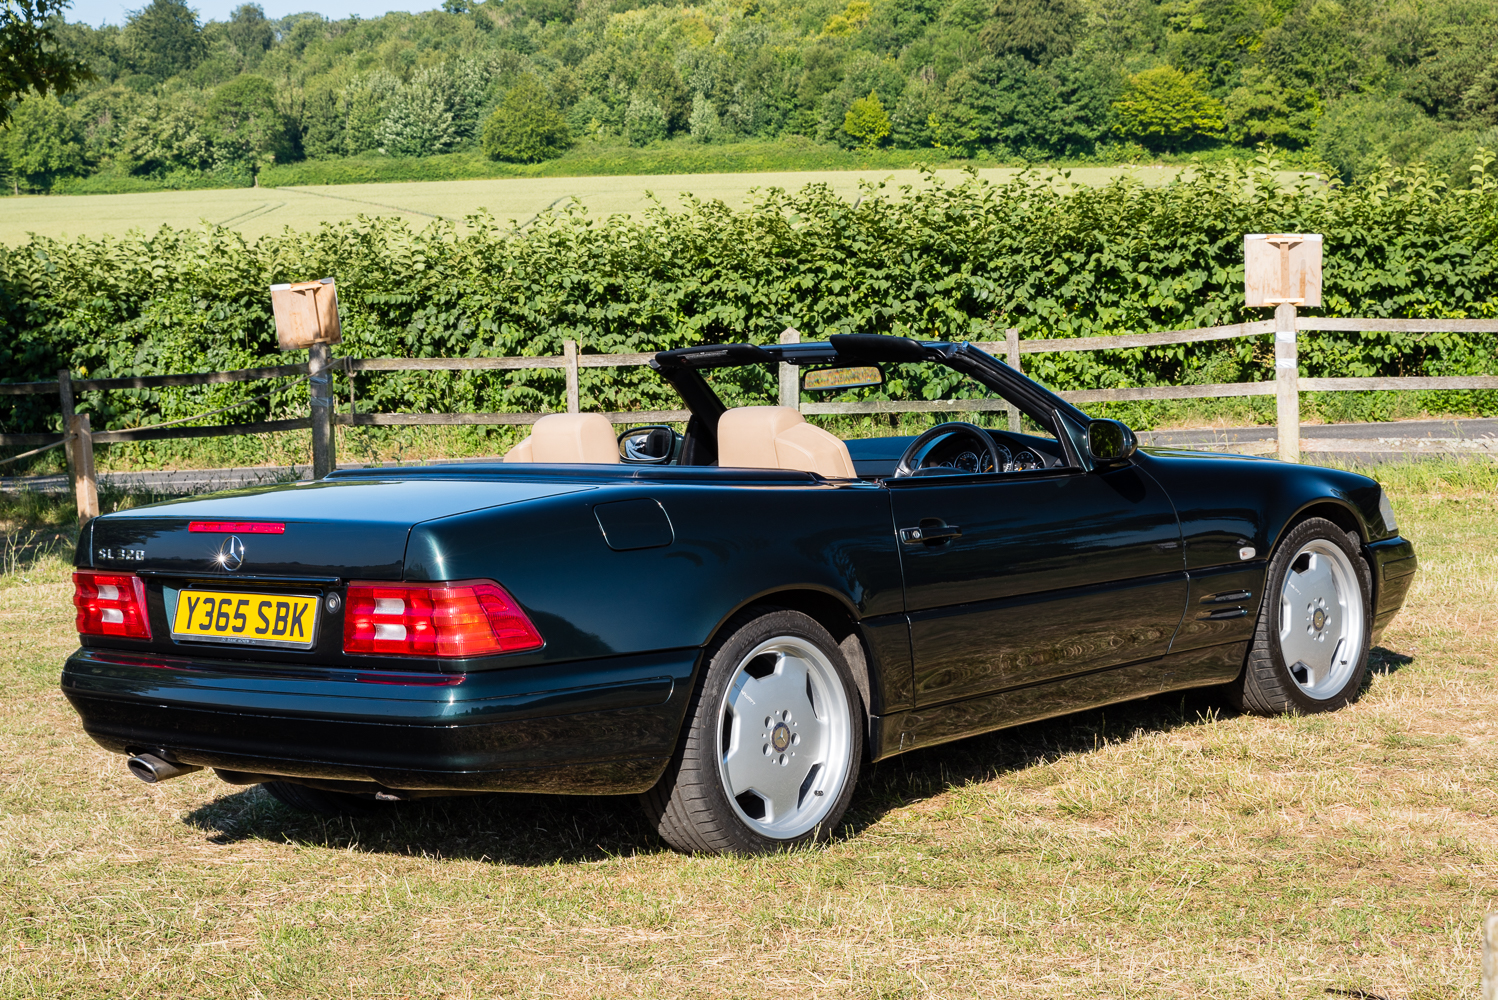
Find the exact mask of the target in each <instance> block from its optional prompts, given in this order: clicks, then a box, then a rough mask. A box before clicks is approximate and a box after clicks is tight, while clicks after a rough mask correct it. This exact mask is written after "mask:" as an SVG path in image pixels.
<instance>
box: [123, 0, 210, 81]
mask: <svg viewBox="0 0 1498 1000" xmlns="http://www.w3.org/2000/svg"><path fill="white" fill-rule="evenodd" d="M125 22H126V23H125V32H124V37H123V39H122V40H123V42H124V46H125V51H126V53H128V55H129V58H130V63H131V65H132V66H133V67H134V69H135V71H136V72H137V73H144V74H146V75H147V76H151V77H154V78H155V79H156V80H157V81H161V80H167V79H170V78H171V77H174V76H176V75H177V74H178V73H182V72H185V71H186V70H190V69H192V68H193V67H194V66H196V65H197V64H198V63H199V62H201V61H202V59H203V56H204V55H205V54H206V52H207V46H206V43H204V41H203V28H202V26H201V25H200V24H198V12H197V11H195V10H193V9H192V8H191V7H189V6H187V3H186V0H151V3H150V5H149V6H146V7H143V8H141V9H140V10H135V11H131V12H130V13H129V14H127V15H126V17H125Z"/></svg>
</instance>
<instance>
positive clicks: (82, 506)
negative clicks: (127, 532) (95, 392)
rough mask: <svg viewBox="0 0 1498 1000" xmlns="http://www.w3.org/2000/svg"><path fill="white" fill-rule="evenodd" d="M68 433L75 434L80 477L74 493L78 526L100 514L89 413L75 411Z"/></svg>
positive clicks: (75, 449) (74, 447) (74, 443)
mask: <svg viewBox="0 0 1498 1000" xmlns="http://www.w3.org/2000/svg"><path fill="white" fill-rule="evenodd" d="M68 433H69V434H72V435H74V441H73V455H74V458H75V460H76V461H77V472H78V477H77V479H76V480H75V482H74V486H73V494H74V496H75V497H76V498H77V500H78V527H79V529H80V530H81V529H82V528H83V526H84V525H85V524H87V523H88V522H89V521H91V520H93V519H94V518H96V517H98V516H99V487H98V484H97V483H95V481H94V435H93V429H92V428H91V427H89V424H88V414H87V413H75V414H74V415H73V417H72V419H71V420H69V421H68Z"/></svg>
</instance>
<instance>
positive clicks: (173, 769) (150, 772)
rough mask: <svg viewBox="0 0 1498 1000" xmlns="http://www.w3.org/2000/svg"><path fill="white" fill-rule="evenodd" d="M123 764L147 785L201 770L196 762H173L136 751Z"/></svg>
mask: <svg viewBox="0 0 1498 1000" xmlns="http://www.w3.org/2000/svg"><path fill="white" fill-rule="evenodd" d="M125 766H126V767H128V768H129V769H130V773H131V774H133V775H135V776H136V777H137V778H139V779H140V780H141V781H144V782H145V783H146V784H148V785H154V784H156V782H158V781H167V780H169V779H171V778H180V777H182V776H183V775H184V774H191V773H192V772H194V771H201V770H203V769H202V768H201V767H199V766H198V765H196V764H173V763H171V762H170V761H165V760H162V759H161V758H160V757H158V756H156V755H155V754H152V753H138V754H136V755H135V756H134V757H131V758H130V759H129V760H127V761H125Z"/></svg>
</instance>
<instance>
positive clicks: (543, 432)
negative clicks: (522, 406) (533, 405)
mask: <svg viewBox="0 0 1498 1000" xmlns="http://www.w3.org/2000/svg"><path fill="white" fill-rule="evenodd" d="M505 461H506V462H547V463H559V464H564V465H575V464H584V465H617V464H618V462H619V439H618V438H616V437H615V436H614V425H613V424H611V423H609V418H608V417H605V416H604V415H603V414H601V413H548V414H547V415H546V416H544V417H542V418H541V419H540V420H537V421H536V425H535V427H533V428H532V429H531V435H530V437H528V438H526V439H525V440H524V441H522V442H520V443H519V444H517V445H516V446H515V447H514V448H512V449H510V451H509V453H508V454H506V455H505Z"/></svg>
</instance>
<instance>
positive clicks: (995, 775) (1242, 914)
mask: <svg viewBox="0 0 1498 1000" xmlns="http://www.w3.org/2000/svg"><path fill="white" fill-rule="evenodd" d="M1495 468H1498V467H1495V466H1494V465H1492V464H1491V463H1473V464H1444V465H1442V464H1434V463H1424V464H1420V465H1413V466H1409V465H1407V466H1386V467H1381V468H1379V469H1378V470H1376V474H1377V475H1379V476H1380V477H1382V478H1383V479H1384V480H1385V482H1386V483H1387V485H1388V487H1389V489H1390V491H1391V494H1392V496H1393V499H1394V506H1395V509H1396V511H1397V513H1398V516H1399V520H1400V523H1401V526H1402V528H1403V530H1404V533H1405V534H1406V535H1408V536H1409V537H1411V538H1413V539H1414V540H1415V542H1416V544H1417V545H1418V546H1419V551H1420V556H1421V559H1422V561H1423V567H1422V571H1421V573H1420V576H1419V577H1418V579H1417V582H1416V584H1415V588H1414V591H1413V592H1412V594H1411V595H1410V599H1409V603H1408V605H1407V606H1406V609H1405V611H1404V612H1403V613H1402V615H1401V616H1400V617H1399V618H1398V619H1397V620H1396V622H1395V624H1394V625H1393V626H1392V627H1391V628H1390V630H1389V631H1388V632H1387V633H1386V634H1385V635H1384V637H1383V639H1382V645H1381V647H1380V649H1379V650H1378V651H1377V653H1376V661H1375V670H1374V676H1373V677H1372V679H1371V681H1370V684H1369V687H1368V689H1367V691H1366V693H1365V694H1364V696H1363V697H1362V699H1361V700H1360V701H1359V702H1358V703H1357V704H1356V705H1354V706H1353V707H1351V708H1350V709H1348V710H1346V711H1343V712H1339V713H1336V714H1333V715H1327V716H1316V717H1311V718H1277V719H1263V718H1255V717H1250V716H1238V715H1235V714H1233V713H1232V712H1230V711H1226V710H1224V709H1223V708H1222V707H1221V705H1220V704H1219V703H1217V702H1215V701H1214V700H1213V699H1212V698H1211V697H1210V696H1209V695H1207V694H1198V695H1191V696H1187V697H1184V698H1183V697H1181V696H1179V695H1177V696H1172V697H1162V698H1157V699H1152V700H1148V701H1144V702H1138V703H1134V704H1131V705H1124V706H1116V707H1113V708H1109V709H1106V710H1102V711H1094V712H1088V713H1085V714H1082V715H1077V716H1072V717H1067V718H1063V719H1058V720H1054V721H1051V722H1045V723H1039V724H1034V725H1029V726H1024V727H1022V728H1019V729H1014V730H1010V731H1006V732H1002V733H998V734H994V735H990V736H984V737H980V738H976V739H970V740H965V741H962V742H960V743H956V744H951V745H949V746H946V747H939V748H934V749H930V750H925V751H920V752H917V753H913V754H907V755H905V756H902V757H898V758H895V759H894V760H891V761H888V762H886V763H883V764H880V765H878V766H876V767H874V768H872V770H871V772H870V773H869V774H868V775H867V779H866V782H865V783H864V785H863V786H862V787H861V790H860V791H859V793H858V795H857V796H856V798H855V800H854V803H853V808H852V811H851V813H850V815H849V818H848V824H847V827H846V829H845V830H843V831H842V832H841V834H840V835H839V836H838V837H837V839H836V840H835V841H834V842H833V843H832V844H831V845H829V846H827V847H825V848H820V849H815V850H804V851H799V852H796V853H793V854H786V855H783V856H778V857H769V858H758V859H747V860H746V859H738V858H694V857H684V856H682V855H678V854H674V853H671V852H669V851H667V850H665V849H663V848H662V847H661V845H660V844H659V843H658V842H657V841H656V840H655V839H654V838H653V837H652V836H651V835H649V833H648V832H647V830H646V828H645V826H644V824H643V823H642V822H641V820H640V819H639V818H638V816H637V813H636V811H635V807H634V804H633V802H632V801H629V800H624V799H610V798H591V799H586V798H579V799H551V798H543V797H537V796H489V797H483V798H472V799H461V800H452V801H449V802H441V801H430V802H426V803H415V804H412V805H410V806H409V807H404V806H403V807H399V808H396V809H393V810H391V811H390V812H389V813H388V814H386V815H382V816H377V817H374V818H365V819H356V820H339V821H331V822H329V821H320V820H315V819H309V818H307V817H304V816H300V815H297V814H295V813H292V812H290V811H288V810H286V809H285V808H283V807H282V806H280V805H278V804H277V803H276V802H275V801H274V800H272V799H271V798H270V797H269V796H267V795H266V794H265V793H264V792H262V791H260V790H257V789H248V790H247V789H240V788H234V787H231V786H228V785H224V784H222V783H220V782H218V781H216V780H215V779H213V778H212V777H211V776H208V775H205V774H201V773H200V774H194V775H189V776H187V777H185V778H182V779H180V780H177V781H173V782H170V783H168V784H164V785H159V786H146V785H143V784H141V783H140V782H138V781H136V780H135V779H134V778H132V777H130V776H129V775H128V774H127V773H126V771H125V768H124V766H123V762H122V759H121V758H119V757H116V756H113V755H110V754H107V753H105V752H103V751H102V750H100V749H98V748H97V747H96V746H95V745H94V744H93V743H92V742H91V741H90V740H89V739H88V738H87V737H85V736H84V735H83V734H82V733H81V732H80V731H79V728H78V724H77V719H76V717H75V716H74V714H73V713H72V712H71V710H70V709H69V708H68V706H67V703H66V702H65V701H64V700H63V698H62V696H61V695H60V694H59V692H58V690H57V672H58V668H59V665H60V663H61V661H62V659H63V657H65V656H66V655H67V653H68V651H69V650H71V649H72V648H73V646H74V636H73V630H72V609H71V607H70V603H69V598H70V594H71V590H70V586H69V584H68V583H67V570H66V567H65V565H64V564H63V563H62V562H61V561H60V560H59V559H57V558H56V557H55V556H48V555H46V554H45V553H46V551H47V546H48V545H49V544H55V543H56V539H57V538H58V537H59V535H58V533H61V536H62V537H64V538H65V536H66V534H67V532H68V530H69V529H68V525H67V524H66V523H65V522H64V521H62V520H60V518H62V517H63V516H64V514H63V512H64V511H65V510H66V508H65V506H64V507H62V508H58V507H55V506H52V505H50V504H49V503H47V502H45V501H43V500H40V499H38V498H35V497H20V498H11V499H8V500H5V501H3V502H4V503H5V504H6V505H7V506H5V507H3V508H0V516H3V517H6V518H8V519H9V521H8V524H7V525H6V528H7V529H8V532H9V533H8V535H7V539H8V542H7V545H6V547H5V549H4V551H3V553H0V555H3V556H4V566H3V567H0V568H3V569H4V570H5V572H4V575H3V576H0V649H3V650H4V654H3V655H4V670H3V672H0V684H3V697H0V752H3V756H0V760H3V762H4V763H3V764H0V996H4V997H41V996H46V997H68V998H74V997H76V998H85V997H86V998H96V997H144V996H150V997H169V998H177V997H214V998H217V997H244V998H250V997H288V998H290V997H327V998H333V997H360V998H363V997H372V996H392V997H434V998H435V997H460V998H468V997H474V998H478V997H483V998H488V997H497V996H522V997H543V996H546V997H610V998H612V997H621V996H659V997H761V996H780V995H795V996H798V997H953V996H979V997H1003V998H1013V997H1066V996H1074V997H1138V998H1144V997H1160V998H1167V997H1169V998H1176V997H1182V996H1192V997H1198V996H1209V997H1217V998H1240V997H1241V998H1250V997H1277V998H1307V1000H1309V998H1320V1000H1325V998H1326V997H1328V996H1332V997H1337V996H1341V997H1370V998H1371V997H1380V998H1388V1000H1394V998H1401V1000H1413V998H1457V997H1470V996H1475V994H1476V985H1477V978H1478V952H1477V941H1478V939H1477V927H1478V923H1479V920H1480V919H1481V916H1482V914H1483V913H1484V912H1486V911H1488V910H1491V909H1494V908H1498V882H1495V872H1498V827H1495V816H1498V792H1495V789H1498V622H1495V619H1494V615H1493V611H1492V609H1493V606H1494V604H1495V602H1498V473H1495ZM116 499H119V498H116ZM28 532H36V533H37V534H35V535H31V534H28ZM28 539H30V542H31V547H29V548H28V547H25V546H24V545H23V544H22V543H25V542H26V541H27V540H28ZM38 546H40V548H38Z"/></svg>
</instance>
